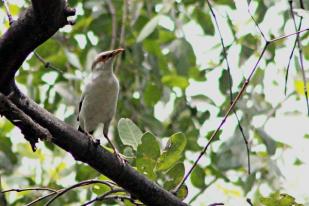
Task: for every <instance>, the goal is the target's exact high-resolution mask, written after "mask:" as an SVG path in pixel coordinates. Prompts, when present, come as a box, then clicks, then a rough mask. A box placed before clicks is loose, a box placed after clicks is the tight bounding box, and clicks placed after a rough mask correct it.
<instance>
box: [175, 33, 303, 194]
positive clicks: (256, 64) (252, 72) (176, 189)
mask: <svg viewBox="0 0 309 206" xmlns="http://www.w3.org/2000/svg"><path fill="white" fill-rule="evenodd" d="M308 30H309V28H307V29H304V30H300V31H298V32H295V33H292V34H287V35H284V36H281V37H278V38H275V39H273V40H271V41H267V42H266V44H265V46H264V48H263V50H262V52H261V54H260V56H259V58H258V60H257V62H256V63H255V65H254V67H253V68H252V70H251V72H250V74H249V76H248V77H247V79H246V80H245V82H244V84H243V85H242V87H241V89H240V91H239V92H238V94H237V96H236V97H235V99H234V100H233V102H232V104H231V105H230V107H229V108H228V110H227V112H226V113H225V115H224V117H223V119H222V121H221V123H220V124H219V126H218V127H217V129H216V130H215V131H214V132H213V133H212V135H211V137H210V139H209V140H208V142H207V144H206V145H205V147H204V149H203V151H202V152H201V153H200V155H199V156H198V157H197V159H196V160H195V162H194V163H193V166H192V167H191V168H190V170H189V171H188V172H187V174H186V175H185V176H184V178H183V179H182V181H181V182H180V184H179V185H178V186H177V187H176V188H175V190H174V193H177V192H178V190H179V189H180V188H181V186H182V185H183V184H184V183H185V181H186V180H187V179H188V177H189V176H190V174H191V173H192V171H193V168H195V167H196V165H197V163H198V162H199V161H200V159H201V158H202V156H203V155H204V154H205V153H206V151H207V149H208V147H209V145H210V144H211V143H212V142H213V140H214V139H215V138H216V136H217V134H218V133H219V131H220V130H221V128H222V126H223V125H224V123H225V121H226V120H227V117H228V116H229V114H230V113H231V112H232V111H233V109H234V107H235V105H236V103H237V102H238V100H239V99H240V97H241V96H242V95H243V93H244V92H245V90H246V88H247V86H248V85H249V82H250V80H251V78H252V76H253V75H254V73H255V71H256V69H257V67H258V65H259V63H260V61H261V59H262V57H263V55H264V53H265V51H266V49H267V48H268V46H269V45H270V44H271V43H274V42H276V41H279V40H282V39H284V38H287V37H290V36H293V35H296V34H299V33H301V32H305V31H308Z"/></svg>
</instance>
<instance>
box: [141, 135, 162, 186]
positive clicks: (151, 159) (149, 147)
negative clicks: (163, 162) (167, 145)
mask: <svg viewBox="0 0 309 206" xmlns="http://www.w3.org/2000/svg"><path fill="white" fill-rule="evenodd" d="M159 157H160V145H159V143H158V141H157V140H156V137H155V136H154V135H153V134H151V133H150V132H146V133H145V134H144V135H143V136H142V143H141V144H140V145H138V147H137V152H136V167H137V170H138V171H140V172H141V173H143V174H144V175H146V176H147V177H149V178H150V179H152V180H155V179H156V174H155V172H154V168H155V167H156V164H157V160H158V158H159Z"/></svg>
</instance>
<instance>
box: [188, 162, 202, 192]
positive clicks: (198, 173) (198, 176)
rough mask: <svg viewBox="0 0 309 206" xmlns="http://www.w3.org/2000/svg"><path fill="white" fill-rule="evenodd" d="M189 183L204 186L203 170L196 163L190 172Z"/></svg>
mask: <svg viewBox="0 0 309 206" xmlns="http://www.w3.org/2000/svg"><path fill="white" fill-rule="evenodd" d="M190 179H191V183H192V185H193V186H194V187H197V188H200V189H202V188H204V187H205V171H204V170H203V168H201V167H200V166H199V165H197V166H196V167H195V168H194V170H193V172H192V174H191V177H190Z"/></svg>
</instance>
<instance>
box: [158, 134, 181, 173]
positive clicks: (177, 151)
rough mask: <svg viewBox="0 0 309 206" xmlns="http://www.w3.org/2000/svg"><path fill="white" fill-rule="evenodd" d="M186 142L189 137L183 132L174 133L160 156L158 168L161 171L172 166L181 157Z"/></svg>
mask: <svg viewBox="0 0 309 206" xmlns="http://www.w3.org/2000/svg"><path fill="white" fill-rule="evenodd" d="M186 144H187V138H186V136H185V135H184V134H183V133H176V134H173V135H172V136H171V137H170V138H169V141H168V143H167V146H166V148H165V149H164V151H163V153H162V154H161V156H160V158H159V162H158V164H157V167H156V168H157V170H158V171H161V170H167V169H169V168H171V167H172V166H173V165H174V164H175V163H176V162H177V161H178V160H179V159H180V158H181V156H182V153H183V150H184V148H185V146H186Z"/></svg>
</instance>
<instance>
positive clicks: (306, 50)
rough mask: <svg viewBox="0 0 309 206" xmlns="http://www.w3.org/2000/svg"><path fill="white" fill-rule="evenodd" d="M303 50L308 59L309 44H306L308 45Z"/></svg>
mask: <svg viewBox="0 0 309 206" xmlns="http://www.w3.org/2000/svg"><path fill="white" fill-rule="evenodd" d="M303 50H304V56H305V58H306V59H307V60H309V44H308V45H306V46H304V48H303Z"/></svg>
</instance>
